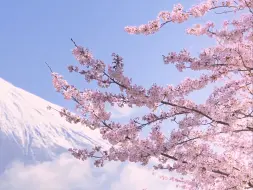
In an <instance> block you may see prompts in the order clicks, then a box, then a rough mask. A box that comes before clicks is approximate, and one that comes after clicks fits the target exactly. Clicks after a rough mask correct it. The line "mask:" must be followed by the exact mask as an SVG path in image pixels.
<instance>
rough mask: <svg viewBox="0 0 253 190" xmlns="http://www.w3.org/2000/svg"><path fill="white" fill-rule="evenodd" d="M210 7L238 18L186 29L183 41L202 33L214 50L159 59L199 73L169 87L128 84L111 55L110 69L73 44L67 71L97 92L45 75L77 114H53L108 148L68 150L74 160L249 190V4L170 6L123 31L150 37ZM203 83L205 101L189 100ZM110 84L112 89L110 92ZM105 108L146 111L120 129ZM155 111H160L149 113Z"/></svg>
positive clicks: (252, 38)
mask: <svg viewBox="0 0 253 190" xmlns="http://www.w3.org/2000/svg"><path fill="white" fill-rule="evenodd" d="M217 9H222V10H224V9H225V11H227V13H230V12H231V10H232V11H233V12H237V13H241V12H244V14H240V15H239V16H240V17H239V18H235V19H231V20H226V21H224V23H223V26H222V27H221V29H217V28H216V27H215V23H213V22H211V21H210V22H207V23H205V24H204V25H200V24H196V25H194V26H193V27H191V28H189V29H187V30H186V33H187V34H189V35H196V36H200V35H207V36H208V37H209V38H212V39H213V40H216V42H217V44H216V45H215V46H213V47H208V48H206V49H203V51H202V52H201V53H200V54H199V55H198V56H197V57H193V56H192V55H191V54H190V52H188V51H187V50H186V49H183V50H182V51H180V52H178V53H177V52H169V53H168V54H167V55H163V61H164V63H165V64H174V65H175V66H176V68H177V69H178V71H179V72H184V71H185V70H187V69H188V70H192V71H198V72H199V71H200V72H202V74H201V76H199V77H197V78H195V79H194V78H186V79H184V80H182V81H181V82H180V83H179V84H177V85H175V86H173V85H167V86H158V85H157V84H153V85H151V86H150V87H149V88H145V87H144V86H142V85H138V84H135V83H134V82H133V80H132V79H131V78H130V77H128V76H126V75H125V74H124V64H125V63H124V61H123V58H122V57H121V56H120V55H118V54H115V53H113V54H112V63H110V64H106V63H105V62H104V61H102V60H99V59H96V58H95V57H94V55H93V54H92V53H91V51H90V50H89V49H87V48H84V47H82V46H79V45H78V43H76V42H75V41H74V40H72V42H73V44H74V46H75V47H74V49H73V55H74V56H75V58H76V60H77V62H78V63H79V65H78V66H74V65H71V66H69V67H68V69H69V71H70V72H73V73H77V74H79V75H81V76H82V77H83V78H84V79H85V81H86V82H88V83H89V82H96V84H97V87H98V88H97V89H96V90H91V89H85V90H83V91H82V90H79V89H77V88H76V87H75V86H74V85H71V84H69V83H68V82H67V81H66V80H64V78H63V77H62V76H61V75H59V74H57V73H52V76H53V84H54V87H55V88H56V90H57V91H58V92H59V93H61V94H62V95H63V96H64V97H65V98H66V99H68V100H72V101H74V102H75V103H76V110H77V114H76V115H75V114H72V113H70V112H69V111H67V110H66V109H64V110H62V111H61V112H60V113H61V115H62V116H64V117H66V119H67V121H69V122H74V123H78V122H80V123H82V124H84V126H87V127H90V128H91V129H92V130H99V131H100V134H101V135H102V137H103V139H105V140H106V141H108V143H109V144H110V146H109V147H94V148H93V149H91V150H87V149H83V150H78V149H75V148H73V149H70V151H71V152H72V154H73V155H74V156H75V157H76V158H78V159H82V160H85V159H88V158H91V159H94V160H95V161H94V163H95V165H96V166H103V165H104V164H105V163H106V162H110V161H122V162H125V161H130V162H138V163H141V164H142V165H147V164H152V162H151V159H152V158H157V159H158V162H159V163H158V164H157V165H154V167H155V169H163V170H168V172H170V171H175V172H177V173H178V174H180V175H182V178H181V177H180V178H172V179H171V180H173V181H176V182H178V183H179V184H181V185H180V187H181V188H183V189H191V190H193V189H207V190H211V189H247V188H251V189H253V159H252V158H253V106H252V105H253V85H252V84H253V53H252V52H253V14H252V9H253V2H252V0H235V1H234V0H233V1H232V0H205V1H203V2H201V3H200V4H197V5H195V6H193V7H192V8H190V9H189V10H188V11H184V9H183V6H182V5H181V4H177V5H175V6H174V8H173V9H172V11H171V12H169V11H162V12H160V13H159V14H158V17H157V18H156V19H155V20H153V21H150V22H149V23H148V24H145V25H141V26H131V27H126V28H125V30H126V31H127V32H128V33H130V34H146V35H147V34H153V33H155V32H157V31H159V30H160V29H161V28H162V27H163V26H165V25H166V24H169V23H182V22H185V21H187V20H189V19H190V18H196V17H201V16H203V15H205V14H206V13H208V12H210V13H211V12H212V11H213V10H217ZM246 12H247V13H246ZM219 16H220V17H222V14H219ZM210 84H218V87H216V88H214V89H213V90H212V91H211V92H210V94H209V97H208V98H207V99H206V101H205V102H204V103H202V104H197V103H195V102H194V101H192V100H190V99H189V98H188V95H189V94H191V93H192V92H198V91H199V90H202V89H203V90H204V89H205V88H206V87H207V86H208V85H210ZM111 86H115V87H117V90H115V91H111V88H110V87H111ZM102 88H103V90H101V89H102ZM107 105H110V106H119V107H124V106H128V107H130V108H133V107H143V108H146V109H147V110H149V112H148V113H146V114H143V115H142V117H136V118H135V117H133V118H129V120H128V122H125V123H121V122H116V121H114V120H113V119H112V117H111V113H110V111H109V110H108V109H107ZM158 107H159V110H160V112H155V111H154V110H156V109H157V108H158ZM168 120H170V121H171V122H174V123H175V124H176V125H177V127H176V128H175V129H173V130H172V131H171V133H170V134H166V133H164V132H163V130H162V127H164V125H165V121H168ZM166 127H169V126H166ZM144 128H148V129H149V130H150V132H149V134H148V136H143V135H141V134H142V131H143V129H144ZM184 176H187V177H184Z"/></svg>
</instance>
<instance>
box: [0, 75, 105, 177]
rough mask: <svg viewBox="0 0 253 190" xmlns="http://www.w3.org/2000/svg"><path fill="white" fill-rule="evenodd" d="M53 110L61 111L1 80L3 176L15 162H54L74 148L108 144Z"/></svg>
mask: <svg viewBox="0 0 253 190" xmlns="http://www.w3.org/2000/svg"><path fill="white" fill-rule="evenodd" d="M47 106H51V107H53V108H56V109H57V110H60V109H61V107H59V106H57V105H54V104H52V103H50V102H48V101H46V100H43V99H41V98H39V97H38V96H35V95H33V94H31V93H29V92H26V91H24V90H22V89H20V88H17V87H15V86H13V85H12V84H10V83H8V82H6V81H5V80H3V79H1V78H0V173H1V171H3V170H4V168H6V167H7V166H8V164H10V163H11V162H12V161H14V160H20V161H23V162H24V163H25V164H26V163H27V164H29V163H34V162H37V161H46V160H51V159H53V158H54V157H55V156H57V155H59V154H60V153H62V152H64V151H66V150H67V149H68V148H72V147H87V146H91V145H94V144H101V145H103V144H104V142H103V140H102V138H101V137H100V135H99V133H98V132H97V131H91V130H90V129H88V128H86V127H85V126H83V125H80V124H70V123H68V122H66V120H65V119H64V118H62V117H60V115H59V113H57V112H56V111H54V110H48V109H47Z"/></svg>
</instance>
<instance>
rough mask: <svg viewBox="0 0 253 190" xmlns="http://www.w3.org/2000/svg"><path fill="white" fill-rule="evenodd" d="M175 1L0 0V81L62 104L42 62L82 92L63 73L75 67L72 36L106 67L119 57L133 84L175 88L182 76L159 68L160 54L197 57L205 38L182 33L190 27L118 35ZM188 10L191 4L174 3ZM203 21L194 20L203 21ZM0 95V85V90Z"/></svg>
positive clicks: (74, 80)
mask: <svg viewBox="0 0 253 190" xmlns="http://www.w3.org/2000/svg"><path fill="white" fill-rule="evenodd" d="M177 2H178V1H175V0H160V1H154V0H138V1H136V0H125V1H115V0H114V1H113V0H106V1H84V0H75V1H62V0H61V1H60V0H43V1H34V0H26V1H13V0H8V1H2V2H1V5H0V21H1V30H0V52H1V55H0V65H1V69H0V77H1V78H3V79H5V80H7V81H9V82H11V83H13V84H14V85H15V86H18V87H21V88H23V89H24V90H27V91H29V92H31V93H34V94H36V95H38V96H40V97H42V98H44V99H46V100H48V101H51V102H53V103H56V104H59V105H62V106H64V105H66V103H65V101H64V100H63V98H62V97H61V96H60V95H59V94H57V93H56V92H55V90H54V89H53V87H52V83H51V76H50V73H49V70H48V68H47V67H46V66H45V64H44V62H45V61H47V62H48V63H49V64H50V65H51V67H52V68H53V70H54V71H55V72H58V73H61V74H63V75H64V77H66V78H67V79H69V80H70V82H72V83H77V84H78V86H81V87H83V88H86V87H87V85H86V84H85V82H84V81H82V80H80V77H78V76H76V75H75V76H74V75H72V74H69V73H68V72H67V69H66V67H67V66H68V65H69V64H73V63H74V64H75V63H76V62H75V60H74V58H73V56H72V54H71V51H70V50H71V49H72V48H73V44H72V43H71V41H70V38H73V39H74V40H75V41H76V42H77V43H78V44H81V45H83V46H85V47H88V48H89V49H91V50H92V52H93V54H94V55H95V56H96V57H97V58H99V59H102V60H104V61H105V62H107V63H109V62H110V61H111V53H112V52H116V53H119V54H120V55H121V56H123V57H124V59H125V70H126V73H127V74H128V75H130V76H131V77H132V78H133V81H134V82H136V83H138V84H143V85H145V86H146V87H148V86H150V85H151V84H152V83H153V82H155V83H157V84H163V85H164V84H171V83H172V84H176V83H178V82H179V81H180V80H181V79H183V78H184V76H186V75H191V76H192V74H191V73H185V74H182V73H181V74H179V73H178V72H176V70H175V69H174V67H173V66H169V65H164V64H163V61H162V54H167V53H168V52H170V51H179V50H181V49H183V48H190V50H191V51H192V52H193V53H197V52H199V51H200V50H201V48H202V47H206V46H208V44H210V40H209V39H207V38H206V37H193V36H189V35H186V34H185V29H186V28H187V26H191V25H192V24H193V23H196V22H197V21H196V20H192V21H190V22H187V23H185V24H179V25H178V24H169V25H167V26H166V27H164V28H163V30H162V31H161V32H159V33H157V34H156V35H152V36H132V35H128V34H127V33H125V32H124V27H125V26H127V25H139V24H142V23H146V22H147V21H149V20H151V19H154V18H155V17H156V15H157V13H158V12H159V11H160V10H171V9H172V7H173V4H175V3H177ZM180 2H182V4H183V5H186V6H188V7H189V5H191V4H193V3H194V2H197V1H196V0H195V1H186V0H185V1H180ZM207 20H208V18H203V19H201V20H199V21H200V22H202V23H203V22H204V21H207ZM0 91H1V87H0Z"/></svg>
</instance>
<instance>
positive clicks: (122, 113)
mask: <svg viewBox="0 0 253 190" xmlns="http://www.w3.org/2000/svg"><path fill="white" fill-rule="evenodd" d="M109 110H110V112H111V114H112V115H111V117H112V118H114V119H118V118H123V117H129V116H131V115H132V114H134V112H135V111H136V110H135V108H130V107H128V106H126V105H125V106H124V107H122V108H121V107H119V106H113V107H112V106H111V107H110V108H109Z"/></svg>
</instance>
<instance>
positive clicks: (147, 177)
mask: <svg viewBox="0 0 253 190" xmlns="http://www.w3.org/2000/svg"><path fill="white" fill-rule="evenodd" d="M145 188H147V190H156V189H163V190H169V189H170V190H174V189H175V185H174V184H172V182H171V181H169V180H167V181H163V180H161V179H159V175H156V176H155V175H152V170H149V169H147V168H144V167H141V166H137V165H136V164H124V165H123V164H120V163H117V162H114V163H108V164H107V165H105V167H104V168H95V167H94V166H93V165H92V164H91V163H90V162H89V161H84V162H83V161H79V160H77V159H75V158H73V157H72V156H71V155H69V154H63V155H61V156H60V157H59V158H58V159H56V160H54V161H51V162H44V163H38V164H36V165H27V166H24V165H23V164H22V163H20V162H15V163H13V164H12V166H11V167H10V168H9V169H7V170H6V171H5V172H4V173H3V175H0V190H23V189H26V190H45V189H46V190H119V189H120V190H129V189H131V190H143V189H145Z"/></svg>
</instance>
